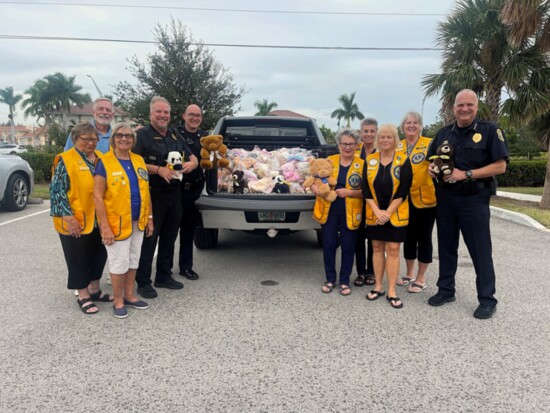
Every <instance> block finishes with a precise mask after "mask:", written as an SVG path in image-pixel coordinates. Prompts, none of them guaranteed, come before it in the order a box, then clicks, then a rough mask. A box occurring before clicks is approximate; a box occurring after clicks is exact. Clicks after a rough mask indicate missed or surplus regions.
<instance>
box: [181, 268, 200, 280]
mask: <svg viewBox="0 0 550 413" xmlns="http://www.w3.org/2000/svg"><path fill="white" fill-rule="evenodd" d="M180 275H181V276H182V277H185V278H187V279H188V280H191V281H195V280H198V279H199V274H197V273H196V272H195V271H193V270H181V271H180Z"/></svg>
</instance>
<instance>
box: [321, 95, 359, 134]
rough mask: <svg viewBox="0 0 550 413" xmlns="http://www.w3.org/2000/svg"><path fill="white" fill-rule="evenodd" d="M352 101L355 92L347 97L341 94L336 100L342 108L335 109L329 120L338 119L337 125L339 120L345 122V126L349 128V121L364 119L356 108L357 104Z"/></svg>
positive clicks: (357, 107)
mask: <svg viewBox="0 0 550 413" xmlns="http://www.w3.org/2000/svg"><path fill="white" fill-rule="evenodd" d="M354 99H355V92H353V93H352V94H350V95H349V96H348V95H346V94H343V95H341V96H340V97H339V98H338V101H339V102H340V104H341V105H342V107H340V108H338V109H336V110H335V111H334V112H332V114H331V115H330V117H331V118H336V119H338V125H340V120H341V119H344V120H345V121H346V126H347V127H348V128H349V127H350V126H351V121H353V120H354V119H359V120H361V119H363V118H364V117H365V116H364V115H363V114H362V113H361V111H360V110H359V106H357V103H355V102H354Z"/></svg>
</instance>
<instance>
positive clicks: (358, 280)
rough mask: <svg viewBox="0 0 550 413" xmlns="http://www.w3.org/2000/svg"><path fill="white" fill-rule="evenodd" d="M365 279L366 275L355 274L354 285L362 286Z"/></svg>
mask: <svg viewBox="0 0 550 413" xmlns="http://www.w3.org/2000/svg"><path fill="white" fill-rule="evenodd" d="M366 280H367V277H366V276H365V275H363V274H359V275H358V276H357V278H356V279H355V281H354V282H353V284H354V285H355V286H356V287H362V286H364V285H365V284H366Z"/></svg>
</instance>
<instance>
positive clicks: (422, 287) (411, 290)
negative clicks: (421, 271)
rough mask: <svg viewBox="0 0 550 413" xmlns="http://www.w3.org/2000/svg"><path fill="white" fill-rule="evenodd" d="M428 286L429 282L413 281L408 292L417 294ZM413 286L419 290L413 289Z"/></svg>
mask: <svg viewBox="0 0 550 413" xmlns="http://www.w3.org/2000/svg"><path fill="white" fill-rule="evenodd" d="M427 286H428V284H426V283H424V284H417V283H413V284H411V285H409V288H407V292H408V293H411V294H416V293H421V292H422V291H424V290H425V289H426V287H427ZM413 288H417V289H418V290H416V291H415V290H413Z"/></svg>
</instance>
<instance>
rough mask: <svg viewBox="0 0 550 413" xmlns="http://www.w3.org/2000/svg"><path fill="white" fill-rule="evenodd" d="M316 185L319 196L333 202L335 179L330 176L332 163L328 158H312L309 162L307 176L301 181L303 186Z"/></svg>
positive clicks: (334, 197)
mask: <svg viewBox="0 0 550 413" xmlns="http://www.w3.org/2000/svg"><path fill="white" fill-rule="evenodd" d="M311 185H317V188H318V190H319V195H318V196H319V197H321V198H323V199H324V200H326V201H329V202H333V201H334V200H335V199H336V191H334V187H335V186H336V179H334V178H333V177H332V163H331V162H330V161H329V160H328V159H322V158H319V159H312V160H311V161H310V162H309V176H308V177H307V179H306V180H305V181H304V183H303V185H302V186H303V187H304V188H306V189H307V188H310V187H311Z"/></svg>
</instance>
